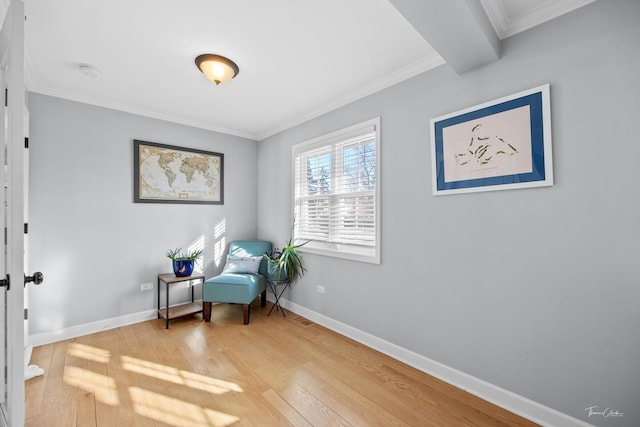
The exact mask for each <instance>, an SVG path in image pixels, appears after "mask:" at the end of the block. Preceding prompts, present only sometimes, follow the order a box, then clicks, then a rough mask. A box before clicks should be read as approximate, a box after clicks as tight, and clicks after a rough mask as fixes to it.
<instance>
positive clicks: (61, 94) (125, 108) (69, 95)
mask: <svg viewBox="0 0 640 427" xmlns="http://www.w3.org/2000/svg"><path fill="white" fill-rule="evenodd" d="M30 92H33V93H38V94H41V95H47V96H54V97H56V98H62V99H67V100H69V101H75V102H80V103H83V104H89V105H94V106H96V107H102V108H109V109H111V110H117V111H122V112H125V113H130V114H136V115H138V116H144V117H149V118H152V119H158V120H163V121H166V122H172V123H177V124H181V125H185V126H191V127H195V128H199V129H205V130H210V131H213V132H218V133H224V134H227V135H232V136H238V137H241V138H247V139H251V140H254V141H256V140H257V136H256V135H255V134H252V133H248V132H242V131H238V130H235V129H227V128H222V127H218V126H213V125H211V124H210V123H201V122H197V121H192V120H187V119H184V118H182V117H177V116H174V115H171V114H165V113H161V112H158V111H154V110H150V109H145V108H139V107H132V106H131V105H125V104H120V103H117V102H109V101H104V100H103V99H97V98H93V97H90V96H87V95H84V94H78V93H75V92H70V91H60V90H51V89H45V88H35V89H32V90H30Z"/></svg>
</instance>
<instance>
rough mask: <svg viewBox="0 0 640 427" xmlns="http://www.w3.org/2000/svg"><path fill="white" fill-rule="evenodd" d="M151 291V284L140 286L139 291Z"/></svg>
mask: <svg viewBox="0 0 640 427" xmlns="http://www.w3.org/2000/svg"><path fill="white" fill-rule="evenodd" d="M151 289H153V283H151V282H149V283H143V284H141V285H140V290H141V291H150V290H151Z"/></svg>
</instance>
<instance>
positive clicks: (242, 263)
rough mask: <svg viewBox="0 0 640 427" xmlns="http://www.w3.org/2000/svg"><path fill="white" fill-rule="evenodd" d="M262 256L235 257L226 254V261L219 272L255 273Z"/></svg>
mask: <svg viewBox="0 0 640 427" xmlns="http://www.w3.org/2000/svg"><path fill="white" fill-rule="evenodd" d="M261 262H262V257H261V256H257V257H236V256H231V255H227V263H226V264H225V265H224V269H223V270H222V273H221V274H229V273H253V274H257V273H258V270H259V269H260V263H261Z"/></svg>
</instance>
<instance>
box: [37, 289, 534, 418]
mask: <svg viewBox="0 0 640 427" xmlns="http://www.w3.org/2000/svg"><path fill="white" fill-rule="evenodd" d="M269 308H270V304H267V307H265V308H261V307H260V305H259V301H257V302H254V304H253V305H252V308H251V323H250V324H249V325H243V324H242V306H241V305H228V304H221V305H216V306H214V307H213V315H212V323H204V322H203V321H202V318H201V317H200V315H195V316H193V317H187V318H185V319H180V320H174V321H172V322H171V325H170V329H169V330H166V329H165V328H164V321H163V320H151V321H147V322H144V323H139V324H135V325H132V326H127V327H122V328H117V329H113V330H109V331H105V332H100V333H96V334H92V335H87V336H84V337H79V338H75V339H71V340H67V341H62V342H58V343H54V344H48V345H45V346H41V347H36V348H35V349H34V350H33V355H32V358H31V363H33V364H37V365H39V366H40V367H41V368H44V369H45V375H44V376H41V377H36V378H33V379H31V380H29V381H27V382H26V383H25V389H26V409H25V410H26V423H25V425H26V426H33V427H36V426H37V427H48V426H61V427H68V426H81V427H88V426H100V427H102V426H126V427H129V426H189V427H200V426H202V427H204V426H231V425H233V426H260V427H262V426H290V425H291V426H334V425H336V426H534V425H535V424H533V423H531V422H530V421H527V420H524V419H522V418H520V417H518V416H516V415H513V414H511V413H509V412H507V411H505V410H503V409H501V408H498V407H496V406H494V405H492V404H490V403H488V402H485V401H483V400H481V399H478V398H476V397H474V396H472V395H470V394H468V393H465V392H463V391H461V390H460V389H457V388H454V387H452V386H450V385H448V384H446V383H444V382H442V381H440V380H438V379H435V378H433V377H431V376H429V375H426V374H424V373H422V372H420V371H418V370H416V369H413V368H411V367H409V366H407V365H404V364H402V363H400V362H398V361H396V360H394V359H391V358H389V357H387V356H385V355H383V354H381V353H378V352H376V351H375V350H371V349H369V348H367V347H365V346H363V345H361V344H359V343H357V342H355V341H352V340H350V339H348V338H345V337H343V336H341V335H339V334H336V333H334V332H332V331H330V330H328V329H326V328H324V327H321V326H319V325H316V324H314V323H312V322H310V321H309V320H307V319H305V318H302V317H300V316H297V315H296V314H294V313H291V312H287V317H286V318H283V317H282V315H281V314H280V313H277V312H276V311H274V312H273V313H272V314H271V316H269V317H267V315H266V314H267V312H268V309H269Z"/></svg>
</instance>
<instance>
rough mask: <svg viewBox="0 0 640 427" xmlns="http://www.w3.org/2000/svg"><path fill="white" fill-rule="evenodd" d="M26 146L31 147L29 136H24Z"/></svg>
mask: <svg viewBox="0 0 640 427" xmlns="http://www.w3.org/2000/svg"><path fill="white" fill-rule="evenodd" d="M24 148H29V137H28V136H25V137H24Z"/></svg>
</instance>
